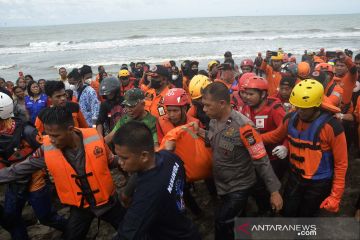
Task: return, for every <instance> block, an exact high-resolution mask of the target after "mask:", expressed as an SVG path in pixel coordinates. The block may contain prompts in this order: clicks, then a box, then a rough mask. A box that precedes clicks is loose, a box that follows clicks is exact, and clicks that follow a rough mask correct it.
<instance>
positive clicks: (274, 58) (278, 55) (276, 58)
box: [271, 52, 284, 61]
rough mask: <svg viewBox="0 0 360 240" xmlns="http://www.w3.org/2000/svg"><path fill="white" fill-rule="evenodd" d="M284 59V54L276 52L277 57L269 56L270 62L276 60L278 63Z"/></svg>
mask: <svg viewBox="0 0 360 240" xmlns="http://www.w3.org/2000/svg"><path fill="white" fill-rule="evenodd" d="M283 59H284V54H282V53H281V52H278V54H277V56H271V60H274V61H276V60H278V61H282V60H283Z"/></svg>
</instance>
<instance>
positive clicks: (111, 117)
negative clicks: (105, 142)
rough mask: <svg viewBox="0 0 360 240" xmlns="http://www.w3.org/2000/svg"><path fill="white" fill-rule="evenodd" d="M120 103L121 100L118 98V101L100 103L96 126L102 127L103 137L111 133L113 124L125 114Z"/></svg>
mask: <svg viewBox="0 0 360 240" xmlns="http://www.w3.org/2000/svg"><path fill="white" fill-rule="evenodd" d="M122 101H123V98H122V97H120V98H119V100H118V101H108V100H107V101H105V102H102V103H101V105H100V110H99V115H98V119H97V120H96V125H103V127H104V135H107V134H108V133H109V132H111V130H112V129H113V128H114V126H115V124H116V123H117V122H118V121H119V120H120V118H121V117H122V116H123V115H124V114H125V110H124V108H123V107H122V105H121V103H122Z"/></svg>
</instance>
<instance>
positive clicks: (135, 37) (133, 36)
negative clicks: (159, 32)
mask: <svg viewBox="0 0 360 240" xmlns="http://www.w3.org/2000/svg"><path fill="white" fill-rule="evenodd" d="M147 37H148V35H136V34H135V35H131V36H129V37H126V39H140V38H147Z"/></svg>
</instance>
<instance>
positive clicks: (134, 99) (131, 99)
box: [122, 88, 145, 107]
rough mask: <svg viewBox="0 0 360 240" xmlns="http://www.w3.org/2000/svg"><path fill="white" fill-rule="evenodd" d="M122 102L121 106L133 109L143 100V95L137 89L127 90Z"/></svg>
mask: <svg viewBox="0 0 360 240" xmlns="http://www.w3.org/2000/svg"><path fill="white" fill-rule="evenodd" d="M124 99H125V100H124V101H123V102H122V104H123V105H126V106H128V107H133V106H135V105H136V104H138V103H139V102H140V101H142V100H144V99H145V95H144V93H143V92H142V91H141V89H139V88H133V89H130V90H128V91H127V92H126V93H125V96H124Z"/></svg>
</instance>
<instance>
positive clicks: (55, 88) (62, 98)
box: [35, 81, 89, 134]
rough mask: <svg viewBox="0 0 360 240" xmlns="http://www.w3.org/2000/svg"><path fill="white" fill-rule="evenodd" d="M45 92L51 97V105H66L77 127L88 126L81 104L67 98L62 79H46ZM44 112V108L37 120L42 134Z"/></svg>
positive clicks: (37, 126) (36, 123)
mask: <svg viewBox="0 0 360 240" xmlns="http://www.w3.org/2000/svg"><path fill="white" fill-rule="evenodd" d="M45 94H46V95H47V96H48V99H50V101H51V103H52V105H51V106H50V107H66V108H67V109H69V110H70V111H71V113H72V116H73V121H74V127H77V128H88V127H89V126H88V124H87V123H86V120H85V118H84V115H83V114H82V112H81V111H80V108H79V104H78V103H75V102H69V101H67V99H66V92H65V85H64V83H63V82H61V81H46V83H45ZM44 112H46V109H43V110H42V111H41V112H40V113H39V115H38V116H37V118H36V120H35V127H36V129H37V130H38V132H39V133H40V134H43V133H44V131H45V129H44V123H43V118H44Z"/></svg>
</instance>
